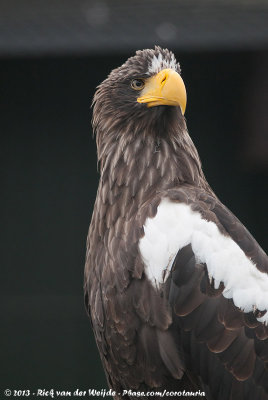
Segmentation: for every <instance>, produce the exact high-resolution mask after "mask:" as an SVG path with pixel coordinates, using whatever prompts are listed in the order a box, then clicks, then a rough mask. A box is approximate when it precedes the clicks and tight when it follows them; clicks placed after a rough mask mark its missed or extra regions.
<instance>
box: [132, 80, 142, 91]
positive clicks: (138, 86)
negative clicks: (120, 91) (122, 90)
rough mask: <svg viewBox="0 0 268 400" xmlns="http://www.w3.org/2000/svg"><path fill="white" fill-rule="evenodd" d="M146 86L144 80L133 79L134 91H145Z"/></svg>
mask: <svg viewBox="0 0 268 400" xmlns="http://www.w3.org/2000/svg"><path fill="white" fill-rule="evenodd" d="M144 86H145V82H144V80H143V79H133V80H132V81H131V87H132V89H134V90H141V89H143V88H144Z"/></svg>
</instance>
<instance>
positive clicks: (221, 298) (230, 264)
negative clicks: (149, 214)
mask: <svg viewBox="0 0 268 400" xmlns="http://www.w3.org/2000/svg"><path fill="white" fill-rule="evenodd" d="M144 232H145V235H144V237H143V238H142V239H141V240H140V243H139V248H140V252H141V255H142V258H143V261H144V264H145V271H146V275H147V277H148V278H149V279H150V281H151V283H152V284H153V285H154V286H155V287H157V288H161V287H163V288H164V290H165V292H166V296H167V298H168V300H169V303H170V304H171V305H172V310H173V320H174V329H175V331H176V330H177V332H180V335H182V342H183V348H184V352H185V357H186V367H187V369H189V370H190V371H192V372H195V373H196V374H197V375H198V376H200V377H201V379H202V381H203V383H204V385H205V387H206V389H207V394H208V395H209V396H211V397H212V398H213V399H214V398H216V399H222V400H227V399H243V400H245V399H248V400H251V399H254V400H256V399H268V395H267V393H268V327H267V322H268V313H267V309H268V275H267V272H268V258H267V255H266V254H265V253H264V252H263V250H262V249H261V248H260V246H259V245H258V243H257V242H256V241H255V240H254V238H253V237H252V236H251V235H250V233H249V232H248V231H247V230H246V228H245V227H244V226H243V225H242V224H241V223H240V222H239V220H238V219H237V218H236V217H235V216H234V215H233V214H232V213H231V212H230V211H229V210H228V209H227V208H226V207H224V206H223V205H222V204H221V203H220V202H219V200H217V199H216V198H215V197H213V196H212V195H209V194H208V193H207V192H205V191H204V190H201V189H196V188H193V187H190V186H187V185H185V186H184V187H182V188H180V189H174V190H169V191H167V192H165V193H164V194H163V196H162V200H161V202H160V204H159V206H158V208H157V213H156V215H155V216H154V217H153V218H148V219H147V220H146V223H145V225H144ZM174 334H176V333H174Z"/></svg>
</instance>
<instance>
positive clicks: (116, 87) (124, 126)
mask: <svg viewBox="0 0 268 400" xmlns="http://www.w3.org/2000/svg"><path fill="white" fill-rule="evenodd" d="M180 72H181V70H180V65H179V63H177V61H176V59H175V56H174V54H173V53H172V52H171V51H169V50H167V49H162V48H160V47H158V46H156V47H155V48H154V49H145V50H139V51H137V52H136V54H135V55H134V56H133V57H130V58H129V59H128V60H127V61H126V62H125V63H124V64H123V65H122V66H121V67H119V68H116V69H114V70H113V71H112V72H111V73H110V75H109V76H108V77H107V79H105V80H104V81H103V82H102V83H101V84H100V85H99V87H98V89H97V91H96V94H95V96H94V100H93V106H94V110H93V128H94V130H95V132H96V134H97V143H98V147H99V144H100V141H103V140H105V138H106V140H107V138H108V137H109V136H111V135H112V137H113V140H115V139H116V140H118V138H120V137H122V136H126V135H127V134H128V133H131V135H132V137H133V134H134V135H142V134H145V132H146V135H147V136H148V135H153V136H154V138H156V137H157V138H161V136H163V135H167V132H169V133H170V132H173V133H174V134H175V135H178V134H179V132H182V131H184V130H185V128H186V127H185V120H184V116H183V115H184V111H185V107H186V90H185V86H184V83H183V80H182V78H181V76H180Z"/></svg>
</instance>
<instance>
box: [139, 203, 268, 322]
mask: <svg viewBox="0 0 268 400" xmlns="http://www.w3.org/2000/svg"><path fill="white" fill-rule="evenodd" d="M144 232H145V235H144V237H143V238H142V239H140V242H139V248H140V252H141V255H142V258H143V261H144V264H145V272H146V275H147V277H148V279H150V281H151V282H152V284H153V285H154V286H155V287H159V286H160V285H161V284H162V283H163V282H165V280H166V278H167V276H168V274H169V272H170V270H171V267H172V264H173V261H174V259H175V257H176V254H177V252H178V251H179V250H180V249H182V248H183V247H184V246H186V245H188V244H190V243H191V245H192V249H193V252H194V254H195V256H196V258H197V260H198V261H199V262H201V263H206V265H207V269H208V274H209V277H210V278H212V277H213V278H214V281H215V288H218V287H219V285H220V282H223V284H224V286H225V289H224V291H223V295H224V297H226V298H232V299H233V301H234V304H235V305H236V306H237V307H239V308H240V309H242V310H243V311H244V312H250V311H254V310H255V309H256V308H257V309H258V310H260V311H263V310H268V275H267V274H266V273H263V272H261V271H259V270H258V269H257V267H256V266H255V265H254V263H253V262H252V261H251V260H250V259H249V258H248V257H247V256H246V255H245V253H244V252H243V251H242V250H241V248H240V247H239V246H238V245H237V244H236V243H235V242H234V241H233V240H232V239H231V238H230V237H226V236H224V235H223V234H222V233H221V232H220V231H219V229H218V227H217V225H216V224H215V223H214V222H211V221H206V220H204V219H202V217H201V215H200V214H199V213H198V212H194V211H192V209H191V208H190V206H188V205H186V204H182V203H174V202H172V201H170V200H168V199H163V200H162V201H161V203H160V204H159V206H158V209H157V214H156V216H155V217H154V218H148V219H147V220H146V222H145V225H144ZM258 320H259V321H260V322H264V323H266V324H267V323H268V312H267V313H266V314H265V315H264V316H263V317H261V318H258Z"/></svg>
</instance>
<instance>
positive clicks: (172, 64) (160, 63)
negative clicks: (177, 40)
mask: <svg viewBox="0 0 268 400" xmlns="http://www.w3.org/2000/svg"><path fill="white" fill-rule="evenodd" d="M164 68H171V69H174V70H175V71H177V62H176V59H175V56H174V54H171V58H170V60H166V59H165V58H163V56H162V54H161V53H159V54H158V56H157V57H156V56H154V57H153V60H152V63H151V65H150V66H149V68H148V74H157V73H158V72H160V71H161V70H162V69H164ZM177 72H178V71H177Z"/></svg>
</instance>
